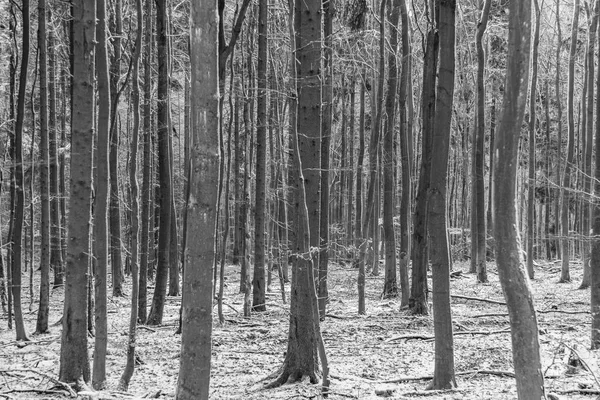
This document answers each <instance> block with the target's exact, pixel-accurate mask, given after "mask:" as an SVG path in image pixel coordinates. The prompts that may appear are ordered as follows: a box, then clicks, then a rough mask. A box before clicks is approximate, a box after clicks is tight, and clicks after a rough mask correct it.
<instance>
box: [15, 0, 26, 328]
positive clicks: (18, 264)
mask: <svg viewBox="0 0 600 400" xmlns="http://www.w3.org/2000/svg"><path fill="white" fill-rule="evenodd" d="M21 12H22V16H23V48H22V52H21V53H22V54H21V70H20V75H19V94H18V98H17V118H16V123H15V134H14V142H13V165H12V174H13V185H14V189H13V191H14V196H15V197H14V199H15V202H14V208H13V209H14V213H13V214H12V215H11V216H12V226H13V230H12V247H11V252H12V257H11V264H10V265H11V278H12V279H11V281H10V286H11V293H12V299H13V307H14V313H15V314H14V317H15V331H16V334H17V340H29V338H28V337H27V333H26V331H25V324H24V322H23V310H22V305H21V271H22V259H23V247H22V246H23V220H24V218H25V215H24V214H25V204H24V203H25V198H24V188H23V186H24V183H23V123H24V119H25V96H26V89H27V67H28V64H29V48H30V43H29V37H30V34H29V29H30V21H29V18H30V15H29V0H23V5H22V7H21Z"/></svg>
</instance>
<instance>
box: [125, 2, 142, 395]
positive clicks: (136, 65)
mask: <svg viewBox="0 0 600 400" xmlns="http://www.w3.org/2000/svg"><path fill="white" fill-rule="evenodd" d="M135 5H136V16H137V29H136V36H135V50H134V53H133V55H132V57H133V61H132V62H133V72H132V77H131V82H132V88H131V90H132V97H133V132H132V135H133V138H132V141H131V165H130V167H129V184H130V185H131V286H132V287H131V314H130V317H129V335H128V338H127V339H128V340H127V341H128V343H127V364H126V365H125V370H124V371H123V374H122V375H121V379H120V380H119V390H123V391H127V389H128V388H129V381H130V380H131V377H132V376H133V371H134V369H135V346H136V325H137V316H138V295H139V264H138V255H139V243H138V237H139V208H140V207H139V202H138V180H137V164H138V162H137V152H138V144H139V143H138V142H139V139H138V138H139V131H140V85H139V74H140V54H141V52H142V30H143V28H144V27H143V14H142V0H136V2H135Z"/></svg>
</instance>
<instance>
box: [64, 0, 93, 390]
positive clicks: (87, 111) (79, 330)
mask: <svg viewBox="0 0 600 400" xmlns="http://www.w3.org/2000/svg"><path fill="white" fill-rule="evenodd" d="M72 10H73V31H72V35H73V44H72V47H73V77H72V85H73V88H72V114H73V118H72V119H71V130H72V133H73V134H72V139H71V178H70V180H69V182H70V186H71V195H70V201H69V204H70V207H69V226H68V240H67V257H66V268H65V301H64V310H63V317H62V328H63V329H62V340H61V347H60V370H59V379H60V380H61V381H63V382H78V383H81V382H85V383H88V382H89V381H90V361H89V354H88V348H87V342H88V329H87V328H88V326H87V311H88V295H87V294H88V291H87V289H88V261H89V251H90V241H89V238H90V205H91V204H90V195H91V181H92V147H93V146H92V143H93V133H94V46H95V43H96V2H95V1H89V0H78V1H74V2H73V8H72Z"/></svg>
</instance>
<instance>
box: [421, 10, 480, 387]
mask: <svg viewBox="0 0 600 400" xmlns="http://www.w3.org/2000/svg"><path fill="white" fill-rule="evenodd" d="M436 19H437V24H436V25H437V29H438V33H439V38H440V39H439V40H440V43H439V49H440V51H439V60H440V66H439V75H438V82H437V93H436V99H435V117H434V121H433V127H434V130H433V132H432V136H431V139H432V142H431V178H430V186H429V196H428V197H429V198H428V202H427V214H428V222H427V224H428V226H427V228H428V229H427V230H428V231H429V235H430V243H431V247H430V249H431V272H432V275H433V285H432V294H433V327H434V332H435V368H434V373H433V381H432V382H431V384H430V386H429V387H430V388H431V389H449V388H453V387H455V386H456V379H455V377H454V340H453V337H452V312H451V310H450V270H451V269H452V268H451V262H452V260H451V258H450V248H449V245H448V227H447V221H448V215H447V213H448V206H447V202H448V200H447V197H446V187H447V183H448V155H449V153H450V128H451V122H452V104H453V96H454V70H455V56H454V52H455V43H454V41H455V35H456V34H455V21H456V0H436ZM482 214H483V213H482ZM484 232H485V229H484Z"/></svg>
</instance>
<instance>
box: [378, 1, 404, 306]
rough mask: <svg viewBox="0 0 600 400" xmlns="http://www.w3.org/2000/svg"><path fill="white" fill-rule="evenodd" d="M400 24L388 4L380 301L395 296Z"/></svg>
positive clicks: (397, 14) (393, 4)
mask: <svg viewBox="0 0 600 400" xmlns="http://www.w3.org/2000/svg"><path fill="white" fill-rule="evenodd" d="M399 20H400V1H399V0H392V1H390V3H389V5H388V21H389V23H390V31H391V32H390V41H389V43H390V48H391V51H390V54H389V56H388V71H389V72H388V90H387V97H386V103H385V109H386V114H387V124H386V127H385V128H386V129H385V133H384V137H383V157H382V161H383V232H384V234H383V237H384V239H383V240H384V241H385V280H384V284H383V296H384V297H396V296H397V295H398V282H397V279H396V232H395V231H394V208H395V204H396V203H395V200H394V192H395V186H396V185H395V179H394V171H395V162H394V159H395V154H394V153H395V152H394V132H395V130H396V96H397V95H398V93H397V88H398V67H397V65H396V57H397V51H398V22H399Z"/></svg>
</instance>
